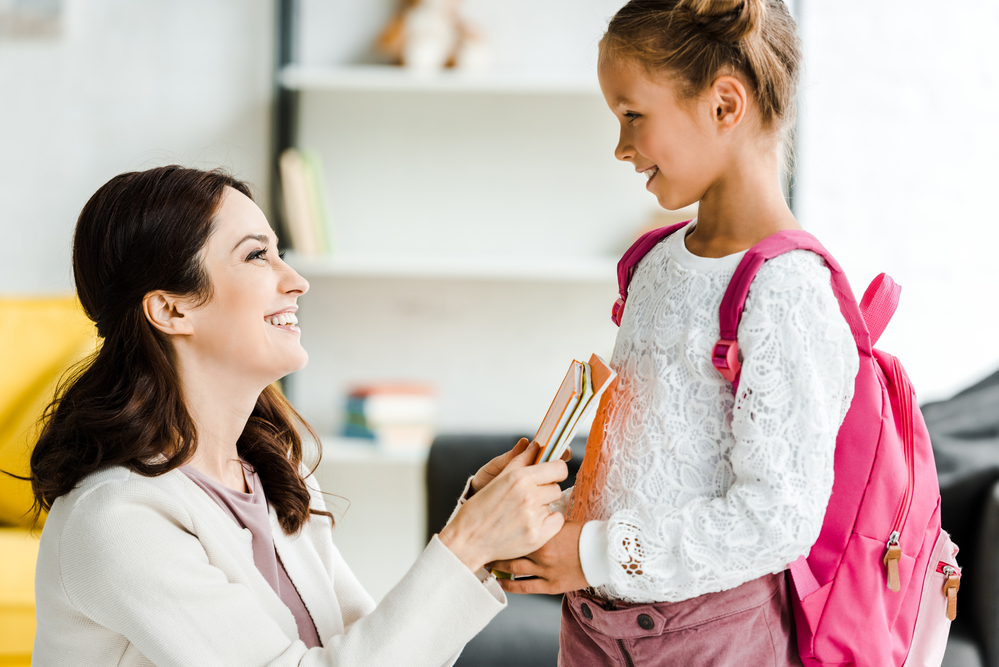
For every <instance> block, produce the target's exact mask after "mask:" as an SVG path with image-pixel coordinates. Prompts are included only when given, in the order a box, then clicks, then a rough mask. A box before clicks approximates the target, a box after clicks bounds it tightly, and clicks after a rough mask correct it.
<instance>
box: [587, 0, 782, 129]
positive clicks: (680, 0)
mask: <svg viewBox="0 0 999 667" xmlns="http://www.w3.org/2000/svg"><path fill="white" fill-rule="evenodd" d="M600 57H601V59H605V58H608V57H612V58H615V59H628V60H634V61H636V62H638V63H639V64H640V65H642V66H643V67H644V68H645V70H646V72H648V73H649V74H651V75H656V74H667V75H672V76H673V77H675V78H676V79H677V80H678V82H679V83H680V92H681V94H683V95H685V96H686V97H695V96H696V95H698V94H700V93H701V92H702V91H703V90H704V89H705V88H707V87H708V86H709V85H710V84H711V82H712V81H714V79H715V78H716V77H717V76H718V75H719V74H720V73H724V72H725V71H726V70H727V71H730V72H731V73H733V74H740V75H742V77H743V78H744V79H745V81H746V83H748V84H749V86H750V87H751V89H752V94H753V96H754V98H755V100H756V103H757V107H758V108H759V111H760V119H761V122H762V125H763V127H764V129H771V128H773V129H776V130H777V131H778V132H780V133H782V134H783V133H784V132H785V131H788V130H790V129H791V128H792V127H793V125H794V120H795V113H796V108H795V93H796V90H797V87H798V76H799V70H800V67H801V42H800V40H799V39H798V34H797V27H796V25H795V22H794V19H793V18H792V17H791V14H790V13H789V12H788V10H787V7H785V6H784V3H783V2H782V1H781V0H631V1H630V2H629V3H628V4H626V5H625V6H624V7H622V8H621V9H620V10H619V11H618V12H617V14H615V15H614V18H613V19H611V22H610V25H609V26H608V28H607V33H606V34H605V35H604V38H603V40H602V41H601V43H600Z"/></svg>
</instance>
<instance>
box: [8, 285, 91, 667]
mask: <svg viewBox="0 0 999 667" xmlns="http://www.w3.org/2000/svg"><path fill="white" fill-rule="evenodd" d="M95 345H96V331H95V329H94V326H93V324H92V323H91V322H90V320H88V319H87V317H86V316H85V315H84V314H83V311H82V309H81V308H80V305H79V303H78V302H77V301H76V299H75V298H71V297H50V298H35V299H12V298H0V470H5V471H8V472H12V473H15V474H17V475H21V476H25V475H27V473H28V470H29V465H28V462H29V458H30V456H31V448H32V446H33V445H34V442H35V439H36V438H37V436H38V419H39V417H41V415H42V412H43V411H44V409H45V406H47V405H48V404H49V402H50V401H51V400H52V398H53V396H54V395H55V388H56V385H57V384H58V382H59V379H60V378H61V377H62V375H63V374H64V373H65V371H66V370H67V369H69V368H70V367H71V366H72V365H73V364H75V363H77V362H78V361H80V360H82V359H84V358H85V357H86V356H87V355H89V354H90V353H92V352H93V351H94V349H95ZM31 504H32V495H31V485H30V484H29V483H28V482H24V481H20V480H17V479H14V478H12V477H9V476H7V475H3V474H0V526H4V527H2V528H0V563H2V567H0V666H5V667H6V666H10V665H18V666H20V665H25V666H26V665H29V664H30V663H31V645H32V643H33V642H34V635H35V598H34V581H35V561H36V560H37V557H38V537H39V531H40V530H41V525H39V526H38V527H37V529H36V530H35V531H34V532H33V531H31V530H30V529H29V528H30V523H31V514H30V509H31ZM42 520H43V521H44V517H42Z"/></svg>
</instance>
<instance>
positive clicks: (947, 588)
mask: <svg viewBox="0 0 999 667" xmlns="http://www.w3.org/2000/svg"><path fill="white" fill-rule="evenodd" d="M943 573H944V576H945V577H947V581H945V582H944V587H943V594H944V595H946V596H947V618H949V619H950V620H952V621H953V620H954V619H955V618H957V592H958V591H959V590H961V573H960V572H958V571H957V569H955V568H953V567H951V566H950V565H944V568H943Z"/></svg>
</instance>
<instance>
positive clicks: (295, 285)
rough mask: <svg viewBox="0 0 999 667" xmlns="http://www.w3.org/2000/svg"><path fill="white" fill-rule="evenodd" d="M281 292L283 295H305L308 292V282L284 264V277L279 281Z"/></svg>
mask: <svg viewBox="0 0 999 667" xmlns="http://www.w3.org/2000/svg"><path fill="white" fill-rule="evenodd" d="M281 290H282V291H283V292H284V293H285V294H295V293H297V294H299V295H302V294H305V293H306V292H308V291H309V281H308V280H306V279H305V278H303V277H302V276H301V275H299V273H298V271H296V270H295V269H293V268H291V267H290V266H288V265H287V264H285V275H284V278H283V279H282V281H281Z"/></svg>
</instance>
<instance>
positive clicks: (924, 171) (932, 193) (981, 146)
mask: <svg viewBox="0 0 999 667" xmlns="http://www.w3.org/2000/svg"><path fill="white" fill-rule="evenodd" d="M800 4H801V7H800V10H801V14H802V15H801V16H800V19H799V20H800V23H801V31H802V39H803V40H804V43H805V51H806V72H805V77H804V81H803V85H802V95H801V97H802V99H801V110H800V132H799V138H800V144H799V148H800V159H799V163H798V169H799V174H798V180H797V190H796V211H797V213H798V217H799V220H800V221H801V222H802V224H803V225H804V226H805V227H806V228H807V229H809V230H810V231H812V232H813V233H815V234H816V235H817V236H818V237H819V238H820V239H822V240H823V242H824V243H825V244H826V246H827V247H828V248H829V250H830V251H831V252H832V253H833V254H834V255H836V256H837V258H838V259H839V261H840V263H841V264H842V265H843V267H844V269H845V270H846V272H847V275H848V276H849V277H850V278H851V282H852V284H853V287H854V291H855V292H856V293H857V294H856V295H857V298H858V299H859V298H860V296H861V294H862V292H863V290H864V288H865V287H866V286H867V284H868V283H869V281H870V280H871V279H872V278H874V276H875V275H877V274H878V273H880V272H882V271H884V272H887V273H888V274H889V275H891V276H893V277H894V278H895V279H896V280H897V281H898V282H899V283H900V284H901V285H902V286H903V290H902V303H901V306H900V308H899V311H898V313H897V315H896V317H895V319H894V321H893V322H892V323H891V325H890V326H889V327H888V330H887V332H886V333H885V335H884V338H883V339H882V343H881V344H880V345H879V347H883V348H884V349H885V350H888V351H890V352H892V353H894V354H897V355H898V356H899V358H900V359H901V360H902V362H903V363H904V364H905V366H906V369H907V371H908V372H909V375H910V376H911V378H912V380H913V382H914V384H915V386H916V389H917V391H918V392H919V396H920V400H921V401H922V400H928V399H934V398H941V397H946V396H948V395H950V394H952V393H953V392H955V391H956V390H958V389H960V388H962V387H963V386H965V385H967V384H969V383H970V382H972V381H974V380H976V379H979V378H981V377H982V376H984V375H986V374H988V373H991V372H994V371H995V370H996V368H997V367H999V346H996V345H995V344H994V343H993V341H994V339H995V333H996V331H997V330H999V309H997V308H996V306H995V304H996V292H997V288H999V272H997V271H996V261H995V256H996V253H997V251H999V224H997V223H999V215H997V212H996V200H995V195H994V193H995V192H996V182H997V180H999V167H997V162H996V155H997V154H999V124H997V123H996V108H997V107H999V78H997V75H996V73H997V72H999V51H997V50H996V48H995V34H996V32H997V30H999V4H997V3H995V2H993V1H991V0H964V1H962V2H957V3H949V4H948V3H943V4H941V3H937V2H930V1H929V0H912V1H911V2H908V3H905V4H904V6H903V5H899V4H897V3H876V2H874V3H872V2H867V1H865V0H844V1H843V2H835V3H830V2H822V1H820V0H802V1H801V3H800Z"/></svg>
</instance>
